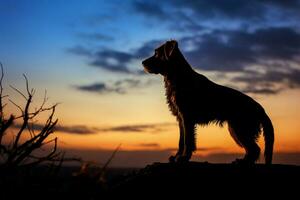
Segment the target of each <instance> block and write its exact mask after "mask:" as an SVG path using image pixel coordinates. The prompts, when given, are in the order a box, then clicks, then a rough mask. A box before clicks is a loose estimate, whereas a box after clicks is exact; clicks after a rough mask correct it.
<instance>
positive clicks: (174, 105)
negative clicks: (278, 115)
mask: <svg viewBox="0 0 300 200" xmlns="http://www.w3.org/2000/svg"><path fill="white" fill-rule="evenodd" d="M142 64H143V66H144V70H145V71H146V72H148V73H153V74H161V75H162V76H163V77H164V83H165V89H166V98H167V103H168V105H169V108H170V111H171V112H172V114H173V115H174V116H176V118H177V121H178V124H179V130H180V131H179V132H180V139H179V148H178V151H177V153H176V154H175V155H174V156H171V157H170V158H169V161H170V162H188V161H189V160H190V158H191V156H192V153H193V152H194V151H195V150H196V138H195V127H196V125H197V124H200V125H208V124H210V123H216V124H219V125H223V123H224V122H227V124H228V129H229V132H230V134H231V136H232V137H233V139H234V140H235V142H236V143H237V144H238V145H239V146H241V147H242V148H244V149H245V152H246V153H245V156H244V158H243V159H236V160H235V161H234V163H246V164H254V163H255V162H256V161H257V159H258V158H259V155H260V148H259V146H258V145H257V139H258V137H259V135H260V133H261V132H263V135H264V140H265V162H266V164H271V163H272V154H273V144H274V129H273V125H272V122H271V120H270V118H269V117H268V115H267V114H266V113H265V111H264V109H263V107H262V106H261V105H260V104H259V103H258V102H256V101H255V100H254V99H252V98H251V97H249V96H247V95H245V94H243V93H241V92H239V91H237V90H234V89H232V88H229V87H225V86H222V85H218V84H216V83H214V82H212V81H211V80H209V79H208V78H206V77H205V76H203V75H202V74H199V73H197V72H196V71H194V70H193V69H192V67H191V66H190V65H189V63H188V62H187V61H186V59H185V58H184V56H183V55H182V53H181V52H180V50H179V48H178V43H177V41H175V40H170V41H167V42H165V43H164V44H163V45H161V46H160V47H158V48H157V49H155V51H154V55H153V56H151V57H149V58H147V59H145V60H144V61H143V62H142Z"/></svg>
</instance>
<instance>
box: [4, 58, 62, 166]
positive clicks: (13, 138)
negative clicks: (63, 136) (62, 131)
mask: <svg viewBox="0 0 300 200" xmlns="http://www.w3.org/2000/svg"><path fill="white" fill-rule="evenodd" d="M3 77H4V72H3V67H2V64H1V79H0V158H1V163H0V165H1V167H2V168H9V169H13V168H16V167H20V166H23V167H26V166H36V165H38V164H41V163H51V164H52V165H54V164H56V163H58V165H60V163H61V162H62V161H63V160H64V155H63V153H62V152H60V151H57V137H54V138H52V139H49V136H50V135H51V134H52V133H53V132H54V128H55V125H56V124H57V122H58V119H55V118H54V113H55V108H56V106H57V104H54V105H52V106H48V107H47V106H45V104H46V102H47V95H46V92H45V96H44V100H43V102H42V103H41V105H40V106H39V107H38V108H35V109H34V110H32V108H31V107H32V102H33V97H34V94H35V90H34V89H30V88H29V83H28V80H27V77H26V76H25V75H24V78H25V83H26V93H23V92H21V91H20V90H19V89H17V88H15V87H13V86H10V87H11V88H12V89H13V90H14V91H15V92H17V93H18V94H19V95H20V96H21V97H22V98H23V99H24V101H25V106H24V107H21V106H20V105H18V104H17V103H15V102H14V101H13V100H12V99H9V97H8V96H7V95H4V93H3V92H4V90H3ZM5 98H6V99H8V101H9V102H10V103H12V104H13V105H14V106H15V107H16V108H17V109H19V111H20V115H18V116H16V115H14V114H12V113H8V114H7V113H5V110H4V109H5V107H6V105H7V103H4V99H5ZM44 112H49V113H50V114H49V116H48V118H47V119H46V122H45V123H44V126H43V127H41V128H40V130H39V131H38V132H36V129H35V128H34V126H35V124H34V122H35V121H36V119H37V118H38V117H39V115H40V114H41V113H44ZM5 137H7V138H8V139H7V140H5V141H4V138H5ZM43 147H46V148H44V149H42V148H43ZM46 149H48V151H47V152H45V151H46Z"/></svg>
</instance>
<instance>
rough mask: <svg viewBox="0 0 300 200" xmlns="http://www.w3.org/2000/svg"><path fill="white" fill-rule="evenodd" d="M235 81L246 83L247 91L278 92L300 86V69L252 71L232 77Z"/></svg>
mask: <svg viewBox="0 0 300 200" xmlns="http://www.w3.org/2000/svg"><path fill="white" fill-rule="evenodd" d="M232 81H234V82H241V83H246V84H247V85H246V88H244V89H243V91H244V92H246V93H255V94H277V93H278V92H280V91H282V90H285V89H292V88H299V87H300V70H296V69H290V70H288V71H267V72H265V73H258V72H256V73H255V72H252V73H247V74H244V75H243V76H239V77H235V78H233V79H232Z"/></svg>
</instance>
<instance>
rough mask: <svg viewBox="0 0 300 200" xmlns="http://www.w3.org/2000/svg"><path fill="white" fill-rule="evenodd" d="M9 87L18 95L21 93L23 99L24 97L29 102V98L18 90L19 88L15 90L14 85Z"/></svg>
mask: <svg viewBox="0 0 300 200" xmlns="http://www.w3.org/2000/svg"><path fill="white" fill-rule="evenodd" d="M9 87H11V88H12V89H13V90H15V91H16V92H17V93H19V94H20V95H21V96H22V97H24V99H26V100H27V97H26V96H25V95H24V94H23V93H22V92H21V91H20V90H18V89H17V88H15V87H14V86H12V85H9Z"/></svg>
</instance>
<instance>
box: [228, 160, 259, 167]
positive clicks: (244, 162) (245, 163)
mask: <svg viewBox="0 0 300 200" xmlns="http://www.w3.org/2000/svg"><path fill="white" fill-rule="evenodd" d="M232 164H234V165H243V166H251V165H254V164H255V162H253V161H250V160H248V159H236V160H234V161H232Z"/></svg>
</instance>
